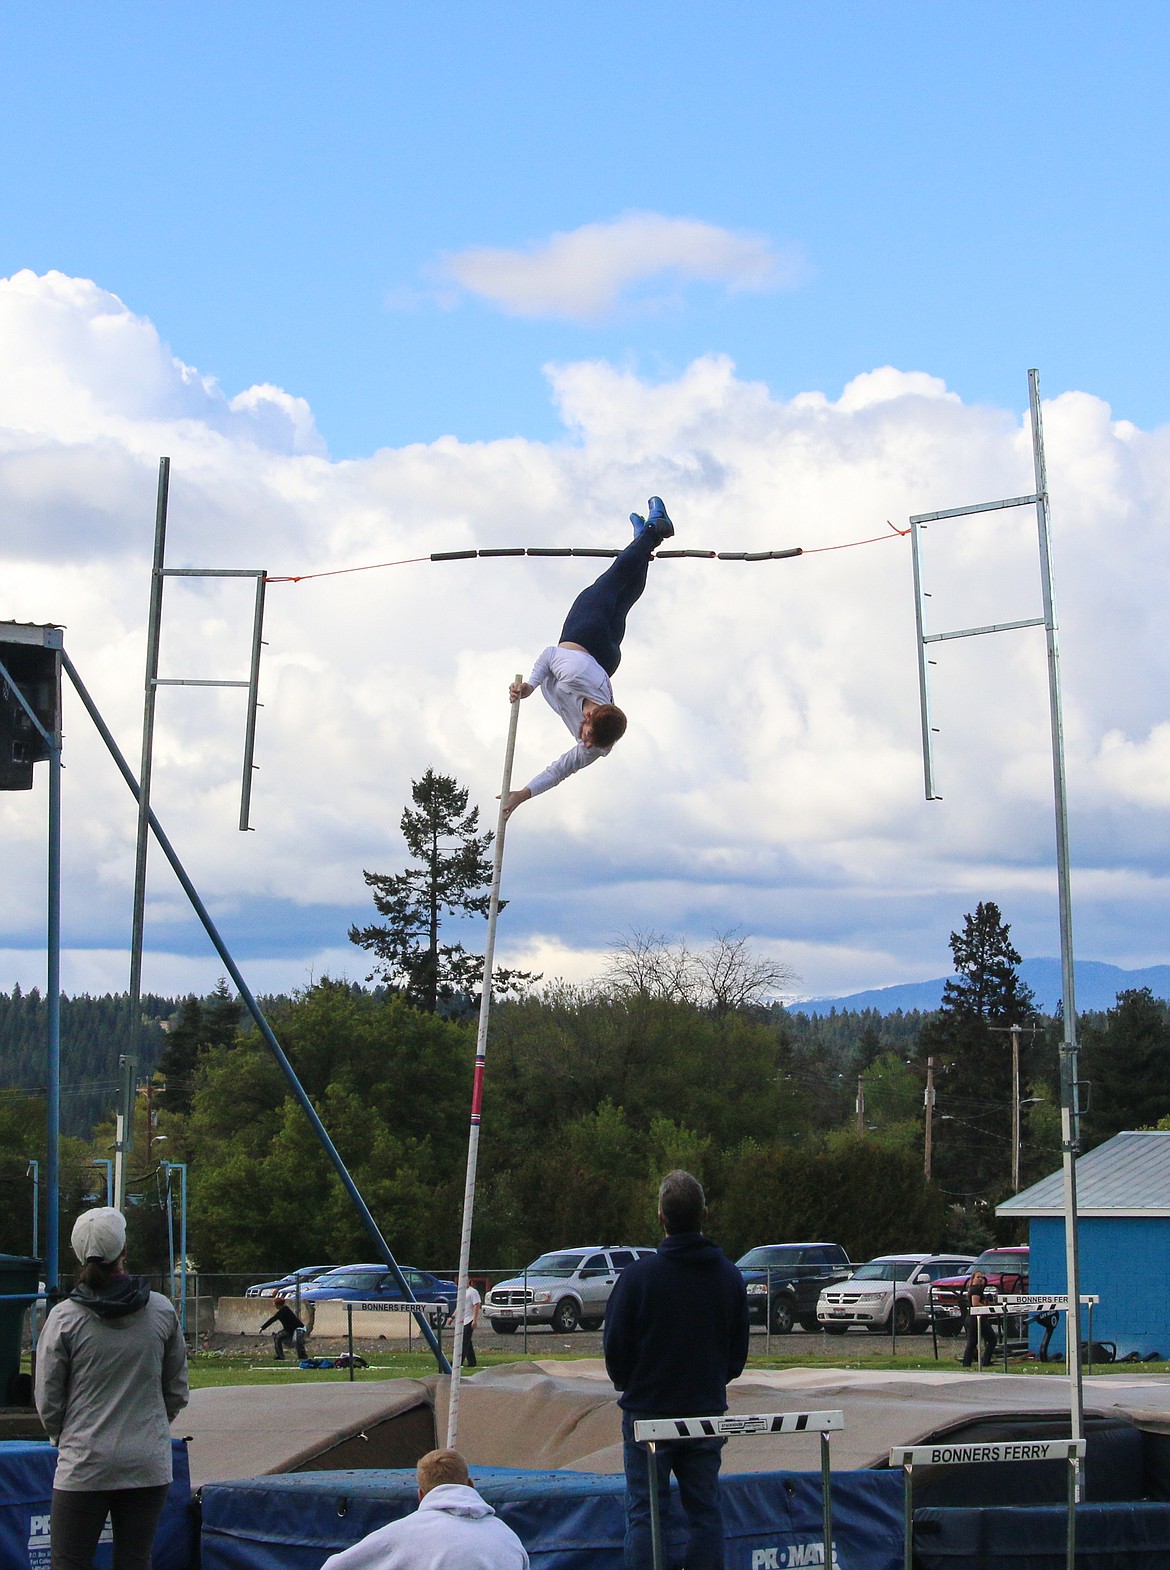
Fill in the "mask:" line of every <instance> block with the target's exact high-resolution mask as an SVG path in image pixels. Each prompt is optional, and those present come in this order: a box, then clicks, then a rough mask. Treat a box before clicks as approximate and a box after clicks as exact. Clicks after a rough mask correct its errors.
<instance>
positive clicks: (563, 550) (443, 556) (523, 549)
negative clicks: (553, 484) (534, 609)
mask: <svg viewBox="0 0 1170 1570" xmlns="http://www.w3.org/2000/svg"><path fill="white" fill-rule="evenodd" d="M886 522H887V524H889V527H890V529H891V530H892V533H890V534H877V535H874V536H873V537H872V538H870V539H867V540H845V541H843V542H842V543H841V544H840V545H807V546H802V545H794V546H790V547H789V548H788V549H787V550H783V551H701V550H660V551H656V552H655V557H656V559H672V558H673V559H677V558H680V557H687V558H690V559H692V560H701V561H749V562H758V561H782V560H785V559H787V558H789V557H793V556H818V555H820V554H821V553H822V552H824V551H848V550H852V549H853V548H854V547H855V546H858V545H880V544H881V543H882V542H883V540H900V539H903V538H904V537H905V536H906V535H907V534H909V533H910V530H909V529H899V528H897V527H895V525H894V524H892V523H890V520H889V519H888V518H887V519H886ZM617 554H618V552H617V550H616V549H606V550H601V549H597V548H595V547H592V546H571V545H532V546H523V545H516V546H509V547H506V548H503V549H500V548H496V549H488V548H485V549H483V550H467V551H432V552H431V554H430V555H429V556H404V557H403V558H402V559H401V561H378V562H368V563H367V564H366V565H365V566H362V567H331V568H328V569H326V570H325V571H323V572H299V573H291V574H289V575H288V576H286V577H274V576H269V577H266V578H265V580H264V581H265V583H305V582H307V581H308V580H309V579H310V578H341V577H344V576H345V575H346V574H347V573H351V572H378V571H380V570H381V569H382V568H383V567H411V566H414V565H415V564H416V563H418V562H424V561H470V560H472V559H474V558H481V559H482V558H492V557H497V556H608V557H613V556H616V555H617Z"/></svg>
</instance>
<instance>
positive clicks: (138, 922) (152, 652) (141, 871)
mask: <svg viewBox="0 0 1170 1570" xmlns="http://www.w3.org/2000/svg"><path fill="white" fill-rule="evenodd" d="M170 484H171V460H170V459H169V458H160V459H159V460H158V496H157V498H156V501H155V509H154V563H153V566H152V568H151V574H150V612H149V616H148V620H147V627H146V678H145V682H144V689H143V698H142V762H141V764H140V765H139V770H138V783H139V794H138V839H137V843H136V846H135V852H134V907H133V916H132V922H131V931H130V1000H129V1004H128V1007H129V1011H130V1040H129V1042H128V1047H129V1052H128V1056H129V1057H130V1059H131V1062H132V1063H133V1061H134V1060H135V1059H136V1058H137V1056H138V1035H139V1022H138V1020H139V1013H140V999H141V994H142V932H143V925H144V922H145V918H146V859H147V850H148V847H149V845H150V776H151V770H152V768H153V765H154V710H155V702H156V696H157V687H156V682H157V679H158V645H159V631H160V628H161V625H162V594H163V562H164V560H165V558H166V544H167V497H168V495H169V492H170ZM133 1142H134V1119H133V1116H131V1117H129V1118H127V1119H126V1122H125V1125H124V1127H123V1128H122V1130H121V1133H120V1136H119V1140H118V1150H117V1154H118V1155H119V1156H120V1157H121V1158H122V1159H121V1160H120V1162H119V1164H118V1174H117V1178H118V1181H117V1187H116V1192H115V1194H114V1204H115V1205H116V1206H117V1207H118V1209H119V1210H125V1208H126V1160H125V1158H126V1156H127V1155H128V1154H129V1152H130V1148H131V1146H132V1144H133Z"/></svg>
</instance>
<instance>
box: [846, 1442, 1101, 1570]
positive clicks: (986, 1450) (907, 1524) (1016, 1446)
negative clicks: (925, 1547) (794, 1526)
mask: <svg viewBox="0 0 1170 1570" xmlns="http://www.w3.org/2000/svg"><path fill="white" fill-rule="evenodd" d="M1085 1448H1086V1447H1085V1441H1084V1440H1083V1439H1009V1440H1003V1441H1000V1442H998V1443H996V1444H986V1445H984V1444H973V1445H965V1444H962V1443H961V1442H952V1443H950V1444H947V1443H945V1442H943V1443H941V1444H936V1445H899V1446H898V1447H896V1448H895V1449H893V1450H891V1451H890V1465H891V1466H900V1467H901V1468H902V1478H903V1482H904V1485H905V1486H904V1490H903V1495H902V1520H903V1535H902V1563H903V1566H904V1570H914V1468H915V1467H916V1466H980V1465H982V1464H984V1463H985V1462H989V1461H1012V1462H1016V1463H1020V1464H1023V1463H1027V1462H1031V1461H1067V1462H1068V1496H1067V1497H1068V1534H1067V1537H1066V1543H1065V1566H1066V1570H1076V1558H1077V1491H1078V1484H1077V1477H1078V1473H1079V1470H1080V1468H1081V1466H1082V1465H1083V1463H1084V1459H1085ZM825 1563H826V1564H828V1563H829V1560H828V1559H826V1560H825Z"/></svg>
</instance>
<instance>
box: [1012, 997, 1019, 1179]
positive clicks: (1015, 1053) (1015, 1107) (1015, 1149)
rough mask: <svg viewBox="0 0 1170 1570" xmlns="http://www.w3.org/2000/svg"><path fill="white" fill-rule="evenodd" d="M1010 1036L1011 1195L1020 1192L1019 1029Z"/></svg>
mask: <svg viewBox="0 0 1170 1570" xmlns="http://www.w3.org/2000/svg"><path fill="white" fill-rule="evenodd" d="M1011 1035H1012V1193H1013V1194H1018V1193H1019V1192H1020V1027H1019V1026H1018V1025H1013V1026H1012V1027H1011Z"/></svg>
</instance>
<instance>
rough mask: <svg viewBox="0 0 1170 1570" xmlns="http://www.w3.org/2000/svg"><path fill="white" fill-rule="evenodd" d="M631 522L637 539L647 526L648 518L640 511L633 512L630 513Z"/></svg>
mask: <svg viewBox="0 0 1170 1570" xmlns="http://www.w3.org/2000/svg"><path fill="white" fill-rule="evenodd" d="M630 522H631V523H632V524H633V525H634V537H635V539H636V538H637V537H638V535H639V534H641V532H642V530H643V529H644V528H645V527H646V520H645V518H643V516H642V514H641V513H640V512H632V513H631V514H630Z"/></svg>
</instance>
